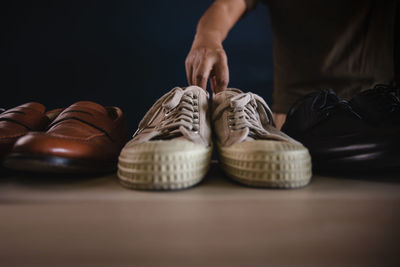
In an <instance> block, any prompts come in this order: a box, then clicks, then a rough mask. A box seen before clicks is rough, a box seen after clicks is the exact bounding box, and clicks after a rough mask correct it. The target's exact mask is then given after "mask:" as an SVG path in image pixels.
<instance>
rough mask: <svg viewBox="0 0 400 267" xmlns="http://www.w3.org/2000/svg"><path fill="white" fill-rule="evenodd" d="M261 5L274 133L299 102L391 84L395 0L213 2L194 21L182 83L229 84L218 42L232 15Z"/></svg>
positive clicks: (215, 87) (214, 86)
mask: <svg viewBox="0 0 400 267" xmlns="http://www.w3.org/2000/svg"><path fill="white" fill-rule="evenodd" d="M258 2H264V3H266V4H267V5H268V8H269V12H270V19H271V27H272V32H273V60H274V93H273V105H272V110H273V112H274V118H275V122H276V125H277V128H278V129H279V128H280V127H281V125H282V124H283V123H284V121H285V118H286V115H285V114H286V113H287V112H288V110H289V108H290V106H291V105H292V104H293V103H294V102H295V101H296V100H297V99H299V98H300V97H302V96H304V95H306V94H308V93H310V92H312V91H315V90H318V89H321V88H332V89H334V90H335V91H336V93H337V94H338V96H339V97H342V98H351V97H352V96H353V95H355V94H356V93H358V92H360V91H362V90H363V89H368V88H371V87H373V85H375V84H378V83H380V84H382V83H383V84H391V83H393V82H394V72H395V71H394V68H395V67H394V57H395V55H394V54H395V52H394V49H395V47H394V46H395V45H394V39H395V36H394V35H395V34H394V32H395V11H394V10H395V5H396V2H397V1H395V0H392V1H380V0H354V1H348V0H336V1H319V0H303V1H293V0H265V1H261V0H215V1H214V2H213V4H212V5H211V6H210V7H209V8H208V10H207V11H206V12H205V13H204V14H203V16H202V17H201V19H200V21H199V23H198V25H197V30H196V34H195V37H194V40H193V44H192V47H191V49H190V51H189V53H188V55H187V57H186V61H185V68H186V75H187V80H188V83H189V84H190V85H198V86H200V87H202V88H203V89H206V87H207V82H208V81H210V85H211V89H212V91H213V92H214V93H217V92H220V91H223V90H225V89H226V88H227V86H228V83H229V69H228V59H227V56H226V53H225V50H224V48H223V45H222V43H223V41H224V39H225V38H226V37H227V35H228V33H229V31H230V30H231V28H232V27H233V26H234V25H235V23H236V22H237V21H239V19H240V18H242V17H243V16H245V15H246V14H247V13H248V12H250V11H251V10H252V9H254V8H255V7H256V5H257V4H258Z"/></svg>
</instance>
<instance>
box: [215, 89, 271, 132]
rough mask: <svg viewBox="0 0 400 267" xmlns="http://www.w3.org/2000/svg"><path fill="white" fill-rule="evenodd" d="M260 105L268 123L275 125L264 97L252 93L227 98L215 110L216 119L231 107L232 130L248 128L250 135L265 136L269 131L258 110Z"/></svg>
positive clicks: (230, 126)
mask: <svg viewBox="0 0 400 267" xmlns="http://www.w3.org/2000/svg"><path fill="white" fill-rule="evenodd" d="M259 106H261V107H262V108H263V109H264V111H265V115H266V116H265V118H266V120H267V121H266V123H267V124H271V125H274V122H273V119H272V112H271V110H270V109H269V107H268V105H267V104H266V103H265V101H264V99H262V98H261V97H260V96H258V95H255V94H252V93H242V94H239V95H236V96H234V97H232V98H230V99H227V100H226V101H225V102H224V103H223V104H222V105H221V106H219V107H218V110H216V111H215V114H216V115H215V117H214V120H215V119H217V118H218V117H220V116H221V115H222V113H223V112H224V111H225V110H226V109H229V111H228V112H229V114H228V121H229V122H228V127H229V128H230V129H231V130H233V131H237V130H241V129H244V128H248V129H249V137H252V138H257V137H263V136H265V135H266V134H268V132H267V131H266V130H265V128H264V127H263V123H262V121H261V118H260V114H259V111H258V108H259Z"/></svg>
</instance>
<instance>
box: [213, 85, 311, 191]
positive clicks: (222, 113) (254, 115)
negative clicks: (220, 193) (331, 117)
mask: <svg viewBox="0 0 400 267" xmlns="http://www.w3.org/2000/svg"><path fill="white" fill-rule="evenodd" d="M212 122H213V128H214V132H215V136H216V140H217V147H218V152H219V158H220V161H221V163H222V167H223V169H224V171H225V172H226V173H227V174H228V175H229V176H231V177H232V178H233V179H235V180H237V181H239V182H241V183H244V184H247V185H253V186H264V187H284V188H293V187H300V186H304V185H306V184H307V183H308V182H309V181H310V178H311V163H310V156H309V153H308V151H307V149H306V148H305V147H304V146H303V145H302V144H300V143H299V142H297V141H296V140H294V139H292V138H291V137H289V136H288V135H286V134H284V133H282V132H281V131H279V130H277V129H276V128H275V125H274V121H273V118H272V112H271V110H270V109H269V107H268V105H267V104H266V102H265V101H264V100H263V99H262V98H261V97H260V96H258V95H256V94H253V93H243V92H242V91H240V90H239V89H228V90H226V91H223V92H221V93H218V94H215V95H214V96H213V112H212Z"/></svg>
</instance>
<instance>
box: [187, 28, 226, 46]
mask: <svg viewBox="0 0 400 267" xmlns="http://www.w3.org/2000/svg"><path fill="white" fill-rule="evenodd" d="M202 46H204V47H214V48H222V38H221V34H220V33H218V32H217V31H207V32H197V33H196V35H195V37H194V40H193V44H192V47H202Z"/></svg>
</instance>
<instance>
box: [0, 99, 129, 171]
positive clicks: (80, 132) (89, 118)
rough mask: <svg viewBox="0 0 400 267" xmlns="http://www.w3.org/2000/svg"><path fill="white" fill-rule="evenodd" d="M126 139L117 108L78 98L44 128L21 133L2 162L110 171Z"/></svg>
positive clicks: (13, 165) (16, 165)
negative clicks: (41, 131) (24, 133)
mask: <svg viewBox="0 0 400 267" xmlns="http://www.w3.org/2000/svg"><path fill="white" fill-rule="evenodd" d="M127 140H128V131H127V128H126V125H125V122H124V119H123V113H122V111H121V110H120V109H119V108H117V107H103V106H101V105H99V104H96V103H93V102H87V101H81V102H77V103H75V104H73V105H71V106H70V107H68V108H67V109H65V110H64V111H63V112H61V113H60V115H58V116H57V117H56V119H55V120H54V121H53V122H52V123H51V124H50V125H49V127H48V130H47V131H46V132H43V133H40V132H31V133H28V134H26V135H25V136H23V137H21V138H20V139H19V140H18V141H17V142H16V143H15V145H14V148H13V150H12V152H11V153H10V154H9V155H8V156H7V157H6V158H5V160H4V165H5V166H6V167H8V168H12V169H17V170H24V171H34V172H48V173H49V172H50V173H77V174H79V173H82V174H87V173H104V172H112V171H114V170H115V169H116V166H117V160H118V155H119V152H120V150H121V148H122V147H123V145H124V144H125V143H126V141H127Z"/></svg>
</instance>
